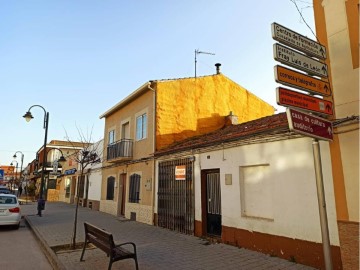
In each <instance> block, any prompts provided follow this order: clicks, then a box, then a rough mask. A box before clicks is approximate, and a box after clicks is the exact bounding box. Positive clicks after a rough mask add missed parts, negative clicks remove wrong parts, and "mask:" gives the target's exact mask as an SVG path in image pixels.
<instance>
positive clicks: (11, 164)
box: [10, 160, 19, 191]
mask: <svg viewBox="0 0 360 270" xmlns="http://www.w3.org/2000/svg"><path fill="white" fill-rule="evenodd" d="M14 161H15V162H16V167H15V183H16V180H17V173H16V172H17V169H18V164H19V163H18V162H17V161H16V160H13V161H12V162H11V163H10V166H13V162H14ZM13 183H14V180H12V181H11V191H13V186H14V184H13Z"/></svg>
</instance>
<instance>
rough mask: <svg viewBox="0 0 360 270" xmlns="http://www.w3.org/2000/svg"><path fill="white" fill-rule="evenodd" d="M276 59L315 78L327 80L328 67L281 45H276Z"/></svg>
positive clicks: (274, 47)
mask: <svg viewBox="0 0 360 270" xmlns="http://www.w3.org/2000/svg"><path fill="white" fill-rule="evenodd" d="M273 49H274V59H275V60H276V61H279V62H281V63H283V64H285V65H288V66H292V67H294V68H298V69H301V70H303V71H305V72H307V73H310V74H313V75H315V76H320V77H324V78H327V77H328V72H327V65H326V64H324V63H321V62H319V61H316V60H315V59H313V58H310V57H308V56H306V55H304V54H301V53H298V52H297V51H294V50H292V49H289V48H287V47H285V46H282V45H280V44H274V46H273Z"/></svg>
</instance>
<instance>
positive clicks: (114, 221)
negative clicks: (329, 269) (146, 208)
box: [22, 202, 314, 270]
mask: <svg viewBox="0 0 360 270" xmlns="http://www.w3.org/2000/svg"><path fill="white" fill-rule="evenodd" d="M22 212H23V215H24V216H25V219H26V221H27V222H28V224H29V225H30V227H31V228H32V230H33V232H34V233H35V235H36V236H37V238H38V240H39V241H40V243H41V245H42V246H43V250H44V252H45V254H46V255H47V257H48V258H49V261H50V262H51V263H52V265H53V267H54V269H68V270H70V269H87V270H92V269H94V270H95V269H96V270H99V269H107V266H108V263H109V258H108V257H106V255H105V253H104V252H102V251H101V250H99V249H87V250H86V251H85V256H84V259H85V261H84V262H80V255H81V249H80V250H75V251H66V250H60V251H57V252H56V253H55V252H53V248H54V247H57V246H61V245H67V244H70V243H71V239H72V232H73V226H74V216H75V205H70V204H67V203H61V202H54V203H49V202H48V203H47V204H46V209H45V210H44V211H43V215H42V217H39V216H37V215H36V213H37V210H36V204H35V203H28V204H25V205H22ZM85 221H86V222H89V223H91V224H94V225H96V226H98V227H100V228H102V229H105V230H106V231H109V232H111V233H112V234H113V236H114V240H115V242H116V243H122V242H128V241H129V242H134V243H135V244H136V246H137V252H138V262H139V269H140V270H155V269H171V270H180V269H194V270H195V269H207V270H211V269H223V270H227V269H229V270H230V269H244V270H247V269H309V270H310V269H314V268H311V267H308V266H305V265H301V264H296V263H293V262H290V261H287V260H284V259H280V258H277V257H271V256H268V255H265V254H262V253H259V252H255V251H250V250H246V249H244V248H237V247H233V246H230V245H225V244H210V243H209V242H208V241H206V240H204V239H201V238H198V237H195V236H190V235H184V234H180V233H177V232H174V231H170V230H167V229H163V228H159V227H156V226H151V225H147V224H143V223H139V222H136V221H130V220H127V219H124V218H118V217H115V216H112V215H109V214H106V213H102V212H99V211H94V210H91V209H88V208H83V207H79V208H78V226H77V237H76V241H77V242H84V238H85V236H84V227H83V223H84V222H85ZM112 269H135V263H134V261H133V260H131V259H128V260H123V261H118V262H115V263H114V264H113V267H112Z"/></svg>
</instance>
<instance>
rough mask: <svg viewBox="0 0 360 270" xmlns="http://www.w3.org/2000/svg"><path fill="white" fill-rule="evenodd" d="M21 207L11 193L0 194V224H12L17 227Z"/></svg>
mask: <svg viewBox="0 0 360 270" xmlns="http://www.w3.org/2000/svg"><path fill="white" fill-rule="evenodd" d="M20 220H21V208H20V204H19V201H18V199H17V197H16V196H15V195H13V194H0V225H12V226H14V228H15V229H19V226H20Z"/></svg>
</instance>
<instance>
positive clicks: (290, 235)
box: [154, 113, 341, 269]
mask: <svg viewBox="0 0 360 270" xmlns="http://www.w3.org/2000/svg"><path fill="white" fill-rule="evenodd" d="M320 148H321V159H322V172H323V179H324V187H325V197H326V206H327V214H328V224H329V225H328V226H329V232H330V242H331V249H332V256H333V257H332V259H333V265H334V269H335V268H336V269H337V268H338V267H341V258H340V249H339V237H338V230H337V222H336V211H335V201H334V191H333V183H332V179H333V178H332V170H331V159H330V150H329V143H328V142H324V141H322V142H321V143H320ZM155 158H156V159H157V161H156V164H157V165H156V168H157V173H156V179H155V187H156V190H155V194H158V196H157V199H156V200H155V207H154V211H155V213H156V217H157V225H158V226H161V227H165V228H168V229H172V230H177V231H179V232H183V233H187V234H194V235H196V236H200V237H208V238H212V239H215V240H217V241H220V242H223V243H227V244H231V245H235V246H239V247H244V248H248V249H252V250H256V251H261V252H264V253H267V254H270V255H273V256H278V257H282V258H286V259H289V260H293V261H296V262H299V263H302V264H306V265H310V266H313V267H316V268H324V259H323V249H322V239H321V229H320V218H319V207H318V200H317V189H316V178H315V169H314V158H313V150H312V139H311V138H308V137H303V136H300V135H296V134H293V133H291V132H290V131H289V129H288V122H287V118H286V115H285V114H284V113H282V114H277V115H273V116H269V117H264V118H261V119H258V120H254V121H251V122H246V123H243V124H239V125H229V126H225V127H224V128H222V129H220V130H218V131H215V132H212V133H209V134H206V135H202V136H198V137H195V138H190V139H187V140H185V141H182V142H178V143H175V144H173V145H172V146H170V147H168V148H166V149H163V150H160V151H158V152H157V153H155Z"/></svg>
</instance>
